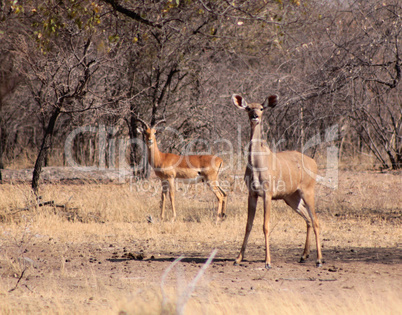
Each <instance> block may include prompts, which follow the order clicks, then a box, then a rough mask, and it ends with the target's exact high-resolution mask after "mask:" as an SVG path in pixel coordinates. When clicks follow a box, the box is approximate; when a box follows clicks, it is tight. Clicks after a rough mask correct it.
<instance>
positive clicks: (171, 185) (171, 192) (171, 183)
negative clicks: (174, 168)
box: [168, 178, 176, 222]
mask: <svg viewBox="0 0 402 315" xmlns="http://www.w3.org/2000/svg"><path fill="white" fill-rule="evenodd" d="M168 182H169V197H170V202H171V203H172V211H173V218H172V222H174V220H176V207H175V205H174V204H175V202H174V192H175V187H174V178H169V179H168Z"/></svg>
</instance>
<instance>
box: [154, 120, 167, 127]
mask: <svg viewBox="0 0 402 315" xmlns="http://www.w3.org/2000/svg"><path fill="white" fill-rule="evenodd" d="M163 123H166V119H165V118H164V119H162V120H159V121H157V122H156V123H155V125H153V126H152V128H156V126H158V125H159V124H163Z"/></svg>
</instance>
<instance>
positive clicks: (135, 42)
mask: <svg viewBox="0 0 402 315" xmlns="http://www.w3.org/2000/svg"><path fill="white" fill-rule="evenodd" d="M401 54H402V2H401V1H399V0H384V1H378V0H357V1H354V0H344V1H342V0H333V1H318V0H317V1H316V0H305V1H296V0H283V1H281V0H276V1H274V0H257V1H255V0H252V1H251V0H248V1H245V0H235V1H226V0H222V1H212V0H168V1H151V0H141V1H140V0H136V1H122V0H120V1H118V0H93V1H87V0H82V1H80V0H65V1H60V0H58V1H56V0H41V1H39V0H37V1H36V0H26V1H18V0H11V1H9V0H1V1H0V172H1V169H3V168H18V167H33V166H35V170H34V175H33V187H34V189H35V188H36V189H37V183H38V181H39V177H40V172H41V168H42V167H43V166H49V165H56V166H62V165H66V164H67V163H66V157H65V153H64V146H65V143H66V139H67V138H68V136H69V134H71V132H72V131H73V130H76V129H77V128H80V127H83V126H89V127H91V128H94V129H92V130H93V131H92V132H81V133H79V134H78V135H77V136H76V137H75V138H74V143H73V144H72V145H73V158H74V160H75V161H77V163H79V164H80V165H96V166H98V167H101V168H103V167H106V168H108V167H109V168H113V167H115V166H116V165H115V163H117V164H118V163H119V161H117V160H116V159H115V156H116V150H117V149H118V148H117V147H118V146H117V144H118V141H120V140H119V139H126V140H127V141H129V139H135V138H138V137H141V135H139V134H138V133H137V127H138V125H137V124H138V122H137V121H136V117H141V118H142V119H144V120H146V121H148V122H150V123H154V122H156V121H157V120H159V119H161V118H165V119H166V121H167V126H169V127H171V128H173V129H174V130H177V131H178V134H179V136H177V135H176V136H175V135H172V133H165V132H162V133H161V134H160V135H159V143H160V147H161V148H162V149H163V150H168V151H170V152H174V153H178V152H184V151H185V150H188V147H186V146H187V145H188V144H190V145H191V146H192V148H191V150H192V151H203V150H204V151H205V148H206V147H208V145H210V144H211V143H213V142H214V141H216V140H217V139H225V141H229V142H230V143H232V144H233V145H234V147H233V149H234V151H235V152H242V151H241V150H242V149H239V146H241V147H242V148H244V147H245V145H246V143H247V140H248V136H247V135H246V134H247V132H248V129H249V127H248V122H247V119H246V118H245V117H244V113H240V112H238V111H236V109H235V108H234V106H233V105H232V104H231V99H230V97H231V95H232V94H233V93H240V94H242V95H243V96H244V97H245V98H246V100H247V101H248V102H263V101H264V99H265V98H266V97H267V96H268V95H270V94H274V93H275V94H278V95H279V96H280V103H279V106H278V107H277V108H275V109H274V110H272V111H270V112H269V113H268V114H266V115H265V121H264V124H265V126H264V130H265V132H267V140H268V142H269V143H275V144H277V148H278V149H279V150H284V149H297V150H301V148H302V145H303V144H305V143H306V142H307V141H308V140H309V139H316V140H317V139H321V141H316V142H315V144H316V145H315V146H314V147H313V148H311V149H310V150H309V151H308V154H309V155H312V156H314V155H315V154H316V153H317V150H318V151H319V150H321V149H324V151H325V148H326V146H328V145H336V146H337V147H338V148H339V153H340V154H341V156H340V158H341V159H342V158H345V159H346V158H349V157H352V158H353V159H354V161H357V164H358V163H360V162H359V161H361V157H362V156H363V155H364V156H367V155H370V156H372V157H373V163H372V164H371V165H370V167H375V168H381V169H398V168H401V167H402V131H401V129H402V95H401V93H402V89H401V83H400V81H401V66H402V65H401V60H402V57H401ZM334 126H335V128H336V130H337V131H338V132H337V136H336V137H335V138H331V139H330V140H331V141H325V137H326V132H328V130H329V129H328V128H333V127H334ZM239 130H241V131H242V134H243V135H242V137H241V141H240V143H239V141H238V140H239ZM101 135H102V136H101ZM314 137H315V138H314ZM99 139H102V141H100V140H99ZM281 139H285V141H281ZM329 142H330V143H329ZM129 143H130V144H131V145H130V146H129V148H130V149H129V150H127V151H128V152H127V160H128V161H129V162H128V163H129V164H131V165H133V166H135V165H139V164H141V159H142V158H143V156H144V155H143V149H142V147H141V145H138V143H134V142H133V141H131V142H129ZM222 145H223V146H224V144H222ZM220 150H224V148H216V151H220ZM239 150H240V151H239ZM100 152H101V153H102V154H100ZM103 152H105V155H104V156H103ZM353 159H350V160H349V161H353ZM347 164H349V165H350V164H351V163H350V162H349V163H347ZM0 174H1V173H0ZM148 174H149V170H147V169H142V168H140V169H139V170H138V172H137V173H136V176H138V177H145V176H148ZM0 176H1V175H0ZM0 179H1V178H0Z"/></svg>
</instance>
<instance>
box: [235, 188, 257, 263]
mask: <svg viewBox="0 0 402 315" xmlns="http://www.w3.org/2000/svg"><path fill="white" fill-rule="evenodd" d="M257 201H258V196H256V195H252V194H249V195H248V213H247V225H246V233H245V235H244V240H243V245H242V246H241V250H240V253H239V256H237V258H236V260H235V263H234V264H235V265H237V264H240V262H241V261H242V260H243V258H244V252H245V251H246V246H247V242H248V237H249V236H250V232H251V229H252V228H253V222H254V217H255V211H256V209H257Z"/></svg>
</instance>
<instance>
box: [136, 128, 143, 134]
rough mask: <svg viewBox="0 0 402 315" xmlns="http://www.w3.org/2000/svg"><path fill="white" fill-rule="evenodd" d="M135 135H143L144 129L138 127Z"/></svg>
mask: <svg viewBox="0 0 402 315" xmlns="http://www.w3.org/2000/svg"><path fill="white" fill-rule="evenodd" d="M137 133H139V134H141V135H142V134H143V133H144V129H143V128H141V127H138V128H137Z"/></svg>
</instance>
